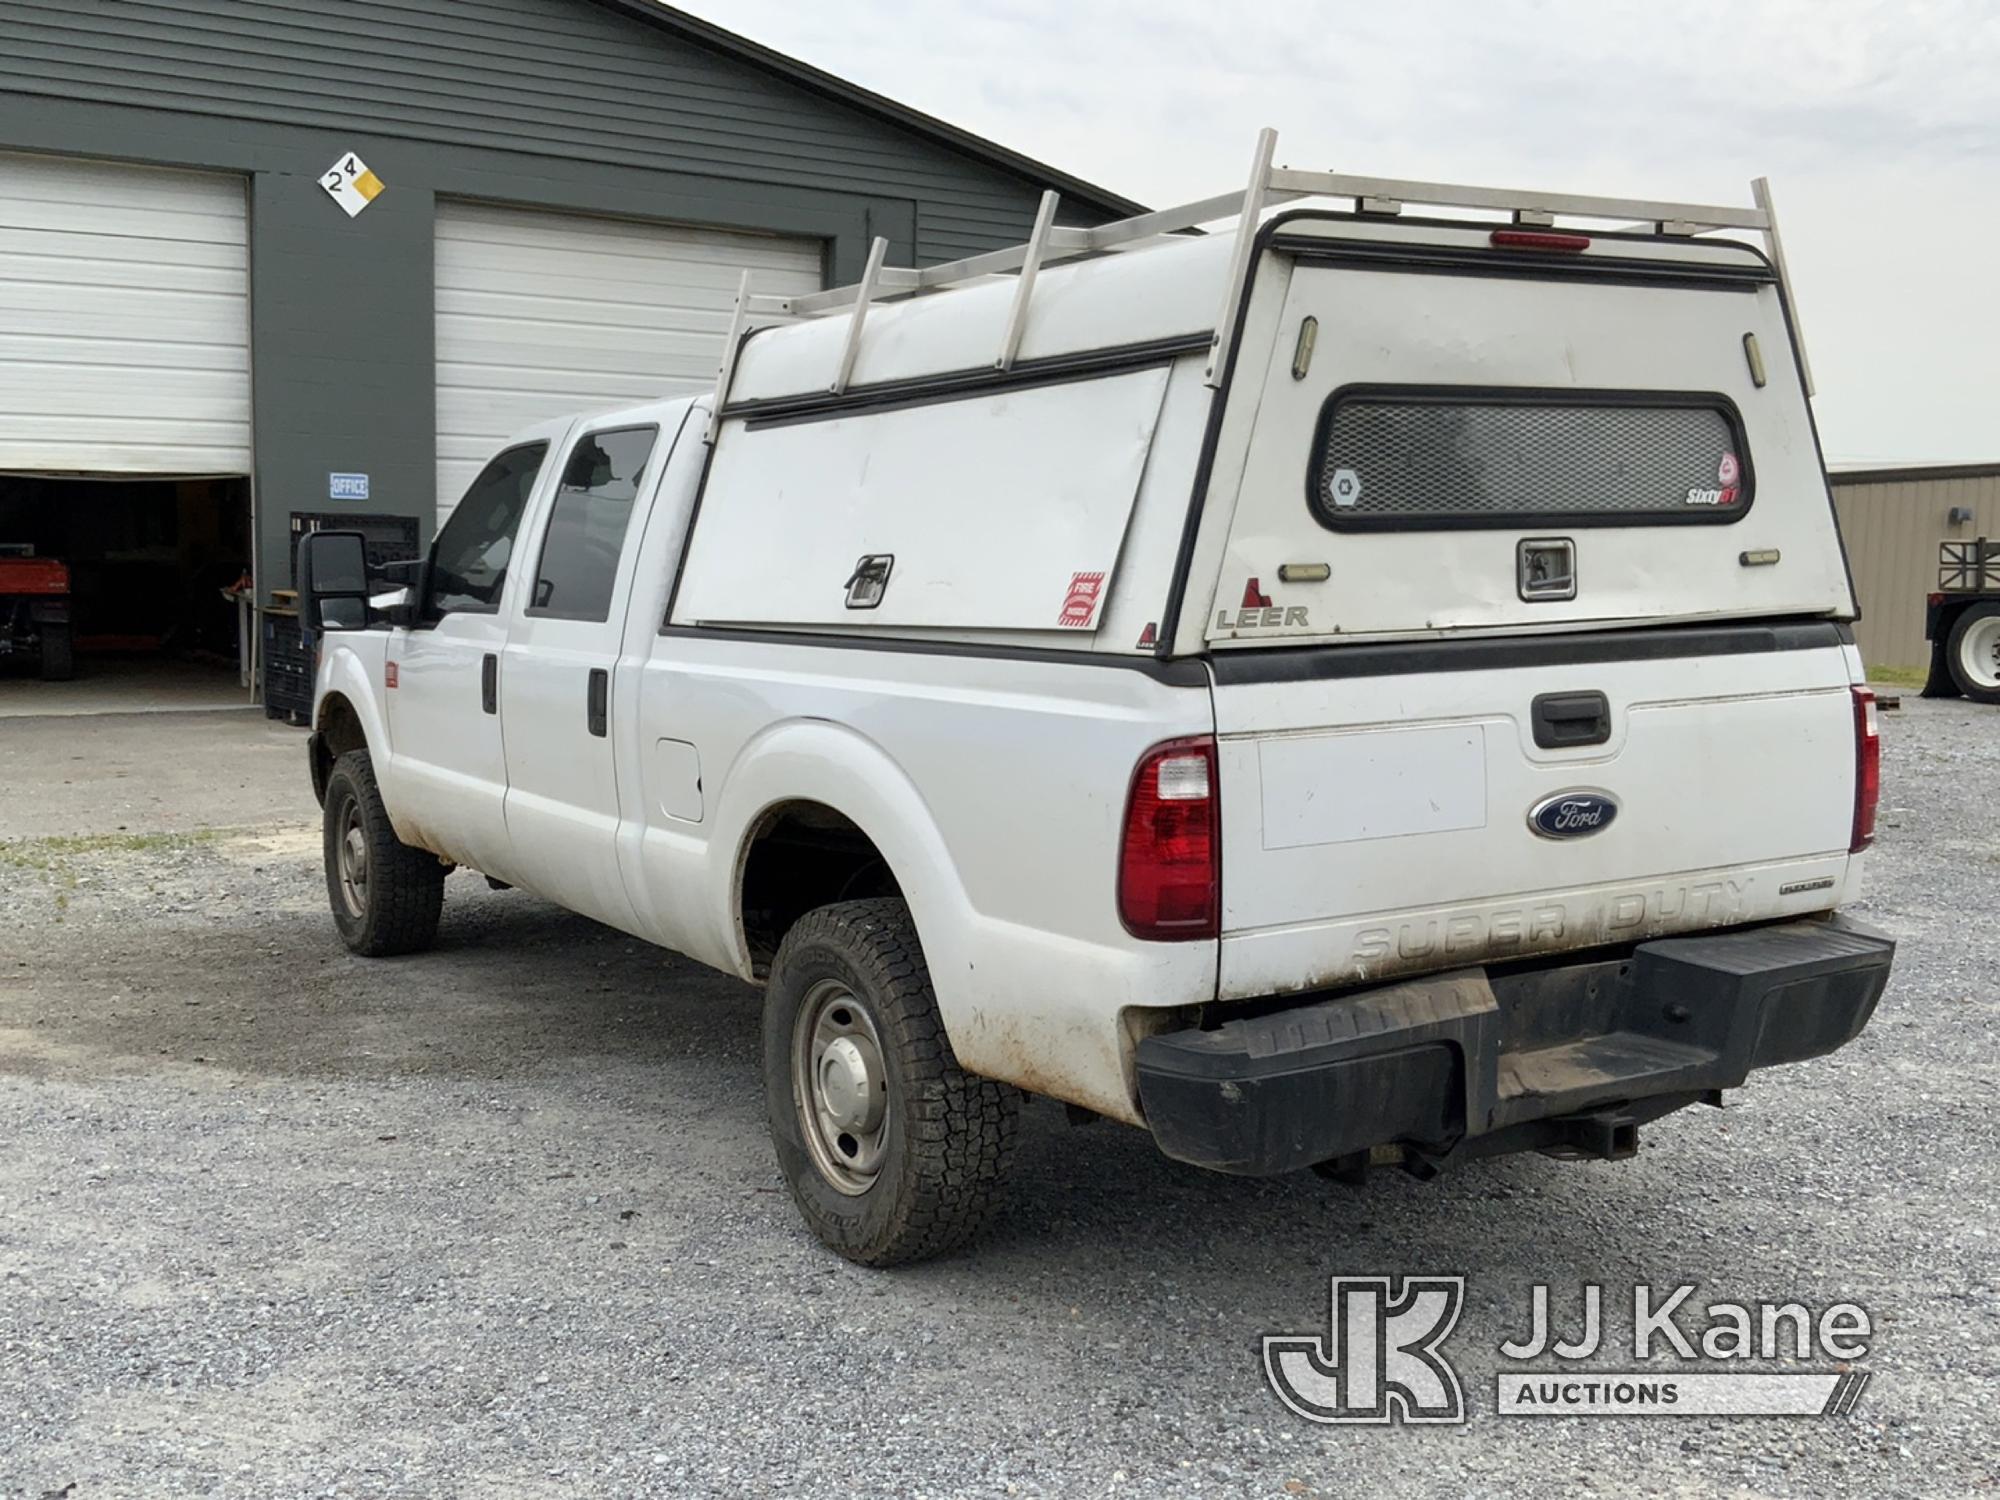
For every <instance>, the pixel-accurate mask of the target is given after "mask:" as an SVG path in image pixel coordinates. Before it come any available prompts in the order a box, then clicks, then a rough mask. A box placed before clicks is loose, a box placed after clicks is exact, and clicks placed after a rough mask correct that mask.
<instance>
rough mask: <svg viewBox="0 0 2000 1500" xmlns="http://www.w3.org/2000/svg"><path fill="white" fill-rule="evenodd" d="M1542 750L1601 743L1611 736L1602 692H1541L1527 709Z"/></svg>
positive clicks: (1537, 741) (1609, 709) (1607, 711)
mask: <svg viewBox="0 0 2000 1500" xmlns="http://www.w3.org/2000/svg"><path fill="white" fill-rule="evenodd" d="M1529 719H1530V722H1531V723H1532V724H1533V725H1534V730H1535V743H1536V744H1537V745H1539V746H1541V747H1542V749H1544V750H1568V749H1571V748H1573V747H1575V746H1577V745H1601V744H1603V743H1604V742H1605V741H1606V740H1608V739H1610V738H1611V703H1610V700H1609V699H1607V698H1606V697H1605V696H1604V694H1602V693H1543V694H1542V695H1541V696H1540V697H1538V698H1537V699H1535V701H1534V704H1533V705H1532V707H1531V709H1530V711H1529Z"/></svg>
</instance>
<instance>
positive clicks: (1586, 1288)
mask: <svg viewBox="0 0 2000 1500" xmlns="http://www.w3.org/2000/svg"><path fill="white" fill-rule="evenodd" d="M1464 1307H1465V1278H1464V1277H1463V1276H1404V1277H1389V1276H1336V1277H1334V1278H1333V1279H1332V1283H1331V1298H1330V1303H1329V1311H1328V1317H1327V1326H1326V1328H1325V1330H1324V1331H1313V1332H1309V1333H1282V1334H1267V1335H1265V1337H1264V1341H1263V1350H1264V1376H1265V1379H1267V1380H1268V1381H1269V1382H1270V1385H1271V1389H1272V1390H1273V1391H1274V1392H1276V1393H1277V1397H1278V1399H1279V1400H1280V1401H1282V1402H1283V1403H1284V1404H1285V1405H1286V1407H1288V1408H1289V1409H1290V1410H1291V1411H1293V1412H1294V1413H1296V1414H1297V1415H1298V1416H1301V1417H1304V1418H1305V1419H1306V1420H1307V1421H1309V1422H1372V1423H1403V1422H1463V1421H1464V1420H1465V1417H1466V1399H1465V1388H1464V1385H1463V1384H1462V1383H1461V1380H1460V1377H1459V1370H1458V1367H1457V1365H1456V1364H1455V1363H1454V1354H1453V1351H1451V1350H1449V1349H1448V1348H1447V1344H1448V1343H1449V1341H1450V1340H1451V1338H1452V1336H1453V1333H1454V1332H1455V1331H1456V1330H1457V1328H1458V1323H1459V1315H1460V1313H1461V1312H1462V1311H1463V1310H1464ZM1517 1326H1518V1328H1519V1330H1520V1331H1519V1332H1518V1333H1517V1334H1516V1335H1515V1336H1513V1337H1510V1338H1507V1339H1504V1340H1502V1341H1501V1343H1500V1344H1499V1348H1498V1352H1499V1355H1500V1358H1501V1361H1502V1365H1501V1369H1500V1371H1499V1374H1498V1375H1497V1376H1496V1377H1495V1380H1494V1407H1493V1409H1494V1411H1495V1412H1496V1413H1497V1414H1498V1415H1500V1416H1503V1417H1533V1416H1676V1415H1678V1416H1767V1417H1782V1416H1845V1415H1846V1414H1847V1413H1848V1412H1851V1411H1852V1410H1854V1407H1855V1405H1856V1403H1857V1402H1859V1401H1860V1399H1861V1393H1862V1391H1863V1390H1864V1389H1865V1388H1866V1387H1867V1384H1868V1375H1867V1373H1866V1372H1865V1371H1860V1370H1855V1369H1853V1368H1852V1364H1853V1362H1854V1361H1856V1360H1861V1359H1865V1358H1867V1357H1868V1349H1869V1342H1868V1341H1869V1340H1870V1338H1872V1337H1873V1334H1874V1327H1873V1323H1872V1320H1871V1319H1870V1318H1869V1315H1868V1313H1867V1311H1866V1309H1864V1308H1862V1307H1860V1306H1859V1305H1858V1304H1856V1303H1853V1302H1835V1303H1830V1304H1828V1305H1827V1306H1825V1307H1818V1308H1815V1307H1810V1306H1807V1305H1806V1304H1805V1303H1803V1302H1793V1301H1784V1302H1732V1301H1722V1300H1717V1301H1712V1302H1702V1301H1701V1300H1700V1299H1699V1297H1698V1294H1697V1292H1696V1289H1695V1288H1694V1287H1692V1286H1686V1285H1681V1286H1671V1287H1653V1286H1648V1285H1639V1286H1635V1287H1632V1288H1631V1289H1630V1292H1629V1294H1628V1293H1625V1292H1624V1291H1622V1290H1621V1291H1619V1292H1618V1293H1616V1294H1615V1295H1614V1294H1610V1293H1607V1291H1606V1289H1605V1288H1604V1287H1603V1286H1601V1285H1599V1284H1597V1283H1595V1282H1590V1283H1586V1284H1584V1285H1583V1286H1582V1287H1581V1288H1578V1289H1576V1290H1575V1291H1573V1292H1570V1293H1569V1294H1568V1299H1567V1302H1566V1304H1564V1305H1563V1306H1562V1308H1561V1309H1560V1310H1559V1308H1558V1305H1557V1302H1556V1301H1555V1300H1553V1299H1552V1298H1551V1295H1550V1290H1549V1288H1548V1287H1547V1286H1545V1285H1541V1284H1537V1285H1535V1286H1534V1287H1532V1288H1531V1289H1530V1292H1529V1297H1528V1301H1527V1305H1526V1306H1525V1307H1523V1308H1522V1309H1521V1313H1520V1320H1519V1323H1518V1325H1517ZM1627 1354H1629V1356H1630V1358H1631V1360H1632V1362H1633V1367H1632V1368H1630V1369H1616V1368H1612V1369H1607V1368H1603V1367H1602V1364H1601V1361H1603V1360H1620V1359H1622V1358H1623V1357H1624V1356H1625V1355H1627ZM1815 1366H1817V1368H1815ZM1718 1367H1719V1368H1718ZM1774 1367H1775V1368H1774Z"/></svg>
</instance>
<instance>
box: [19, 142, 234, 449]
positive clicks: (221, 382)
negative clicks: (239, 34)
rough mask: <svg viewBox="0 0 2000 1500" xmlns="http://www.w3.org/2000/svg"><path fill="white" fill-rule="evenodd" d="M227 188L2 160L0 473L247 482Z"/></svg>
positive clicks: (149, 174)
mask: <svg viewBox="0 0 2000 1500" xmlns="http://www.w3.org/2000/svg"><path fill="white" fill-rule="evenodd" d="M245 224H246V215H245V211H244V183H243V179H242V178H241V177H225V176H216V175H211V174H209V173H202V172H178V171H171V170H167V169H164V168H158V167H134V166H125V165H121V164H117V163H112V162H83V161H71V160H68V159H66V158H61V157H51V156H13V155H0V471H6V472H17V473H18V472H31V473H72V472H75V473H98V474H188V475H193V474H247V473H249V472H250V296H249V274H248V266H249V256H248V253H247V251H246V249H245V242H244V229H245Z"/></svg>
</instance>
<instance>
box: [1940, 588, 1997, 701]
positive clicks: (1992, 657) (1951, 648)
mask: <svg viewBox="0 0 2000 1500" xmlns="http://www.w3.org/2000/svg"><path fill="white" fill-rule="evenodd" d="M1945 660H1946V662H1947V663H1948V664H1949V665H1950V667H1951V680H1952V684H1953V686H1955V687H1956V688H1957V689H1958V690H1959V692H1960V693H1962V694H1964V695H1965V696H1966V697H1968V698H1970V699H1972V700H1973V702H1975V703H2000V602H1996V603H1985V604H1975V605H1973V606H1971V607H1970V608H1969V609H1966V610H1965V611H1963V612H1962V613H1961V614H1960V615H1959V617H1958V618H1957V619H1956V620H1954V621H1953V622H1952V626H1951V635H1950V637H1949V638H1948V640H1947V641H1946V645H1945Z"/></svg>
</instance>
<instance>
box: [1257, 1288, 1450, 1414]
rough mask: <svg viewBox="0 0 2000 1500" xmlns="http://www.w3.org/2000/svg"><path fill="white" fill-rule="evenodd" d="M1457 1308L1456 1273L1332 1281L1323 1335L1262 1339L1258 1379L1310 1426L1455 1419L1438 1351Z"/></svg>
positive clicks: (1446, 1371)
mask: <svg viewBox="0 0 2000 1500" xmlns="http://www.w3.org/2000/svg"><path fill="white" fill-rule="evenodd" d="M1464 1305H1465V1278H1464V1277H1463V1276H1405V1277H1403V1278H1402V1284H1401V1287H1400V1289H1398V1288H1396V1287H1395V1286H1393V1285H1392V1283H1391V1281H1390V1279H1389V1278H1388V1277H1387V1276H1336V1277H1334V1278H1333V1313H1332V1319H1331V1323H1332V1328H1331V1332H1332V1336H1331V1337H1330V1338H1324V1339H1322V1338H1319V1337H1316V1336H1314V1335H1312V1334H1277V1333H1273V1334H1266V1335H1265V1336H1264V1375H1265V1378H1266V1379H1268V1380H1269V1381H1270V1382H1271V1389H1272V1390H1274V1391H1276V1392H1277V1393H1278V1399H1279V1400H1280V1401H1282V1402H1284V1403H1285V1405H1286V1406H1288V1407H1290V1408H1291V1409H1292V1410H1293V1411H1295V1412H1297V1413H1298V1414H1299V1415H1300V1416H1302V1417H1304V1418H1305V1419H1306V1420H1307V1421H1309V1422H1463V1421H1464V1420H1465V1393H1464V1392H1463V1391H1462V1390H1460V1389H1459V1384H1458V1372H1457V1371H1456V1370H1454V1369H1453V1368H1452V1367H1451V1364H1450V1362H1449V1361H1447V1360H1446V1359H1445V1357H1444V1356H1443V1355H1442V1354H1440V1353H1438V1345H1439V1344H1442V1343H1443V1342H1444V1341H1445V1338H1446V1337H1447V1336H1448V1335H1449V1334H1450V1333H1451V1331H1452V1329H1453V1328H1454V1327H1456V1326H1457V1324H1458V1315H1459V1312H1460V1310H1461V1309H1462V1308H1463V1307H1464Z"/></svg>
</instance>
